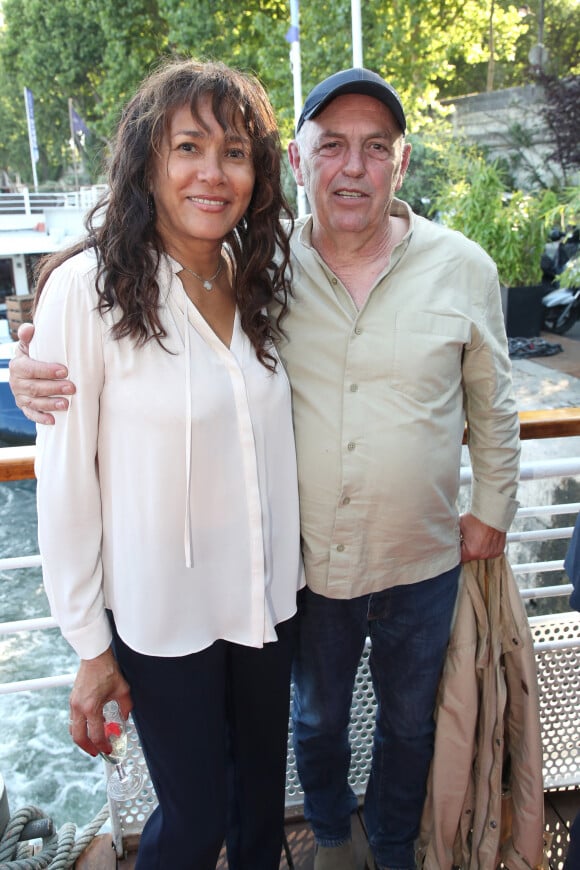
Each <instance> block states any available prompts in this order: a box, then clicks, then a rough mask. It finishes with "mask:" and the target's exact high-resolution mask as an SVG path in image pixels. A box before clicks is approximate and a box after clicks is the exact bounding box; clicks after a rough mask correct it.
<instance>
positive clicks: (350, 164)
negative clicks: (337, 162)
mask: <svg viewBox="0 0 580 870" xmlns="http://www.w3.org/2000/svg"><path fill="white" fill-rule="evenodd" d="M343 171H344V172H345V173H346V174H347V175H363V174H364V171H365V163H364V155H363V152H362V150H361V149H360V148H349V150H348V151H347V153H346V159H345V163H344V166H343Z"/></svg>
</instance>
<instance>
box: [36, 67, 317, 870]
mask: <svg viewBox="0 0 580 870" xmlns="http://www.w3.org/2000/svg"><path fill="white" fill-rule="evenodd" d="M282 213H287V208H286V204H285V201H284V198H283V194H282V191H281V185H280V150H279V141H278V134H277V130H276V125H275V120H274V116H273V112H272V109H271V106H270V104H269V102H268V100H267V97H266V95H265V92H264V90H263V88H262V87H261V85H260V84H259V83H258V82H257V81H256V80H254V79H253V78H251V77H248V76H245V75H243V74H241V73H238V72H235V71H233V70H230V69H229V68H227V67H226V66H224V65H222V64H219V63H203V64H202V63H197V62H194V61H173V62H170V63H168V64H166V65H164V66H163V67H162V68H160V69H159V70H158V71H157V72H155V73H153V75H151V76H150V77H149V78H148V79H147V80H146V81H145V82H144V83H143V84H142V85H141V87H140V88H139V90H138V92H137V94H136V96H135V97H134V98H133V99H132V100H131V101H130V102H129V104H128V105H127V107H126V109H125V111H124V113H123V116H122V119H121V122H120V125H119V129H118V133H117V137H116V142H115V146H114V151H113V155H112V161H111V168H110V173H109V192H108V195H107V198H106V202H105V203H104V206H103V207H101V208H99V209H96V210H95V211H94V212H93V214H92V216H91V219H90V221H89V235H88V237H87V239H86V240H85V241H84V242H83V243H81V244H79V245H77V246H76V247H74V248H72V249H70V250H68V251H66V252H64V253H61V254H58V255H56V256H53V257H52V258H51V259H49V260H48V262H47V263H46V264H45V265H44V268H43V270H42V272H41V275H40V279H39V283H38V289H37V303H36V314H35V322H36V334H35V352H36V353H37V355H38V356H39V357H43V358H45V359H53V358H56V359H59V358H60V359H66V360H67V363H68V365H69V368H70V372H71V377H73V376H74V377H75V379H76V382H77V384H78V386H79V388H80V389H79V394H78V398H75V399H74V400H73V402H72V403H71V407H70V410H69V412H68V414H66V415H63V416H62V417H61V418H60V419H59V420H58V421H57V422H56V425H55V426H54V427H39V428H41V429H42V431H40V432H39V435H38V442H37V476H38V515H39V540H40V547H41V553H42V557H43V568H44V579H45V586H46V590H47V594H48V597H49V600H50V603H51V608H52V611H53V613H54V614H55V616H56V618H57V620H58V622H59V625H60V627H61V630H62V632H63V635H64V636H65V637H66V639H67V640H68V641H69V642H70V643H71V645H72V646H73V647H74V649H75V651H76V652H77V654H78V655H79V658H80V660H81V662H80V667H79V671H78V674H77V677H76V681H75V684H74V688H73V691H72V694H71V699H70V710H71V733H72V737H73V739H74V741H75V743H77V744H78V746H80V747H81V748H82V749H84V750H85V751H87V752H89V753H90V754H92V755H95V754H96V753H97V752H98V751H105V752H106V751H110V745H109V743H108V740H107V739H106V737H105V734H104V730H103V717H102V708H103V705H104V704H105V702H107V701H109V700H116V701H117V702H118V703H119V705H120V707H121V710H122V713H123V715H124V716H127V715H128V713H129V711H130V710H131V709H132V710H133V716H134V720H135V724H136V727H137V730H138V733H139V736H140V739H141V744H142V747H143V752H144V754H145V757H146V760H147V763H148V766H149V770H150V774H151V778H152V781H153V784H154V786H155V789H156V792H157V797H158V800H159V806H158V808H157V809H156V810H155V812H154V813H153V814H152V816H151V817H150V819H149V820H148V822H147V824H146V825H145V828H144V831H143V834H142V838H141V843H140V847H139V854H138V859H137V867H138V868H139V870H149V868H158V870H167V868H172V870H179V868H184V870H185V868H188V870H206V868H207V870H211V868H215V866H216V862H217V859H218V855H219V852H220V848H221V846H222V843H223V840H224V837H225V838H226V843H227V850H228V862H229V866H230V868H231V870H262V868H263V870H277V868H278V867H279V861H280V854H281V845H282V837H283V813H284V777H285V763H286V735H287V724H288V707H289V680H290V659H291V651H292V633H293V632H292V625H293V620H292V617H293V615H294V613H295V610H296V591H297V589H298V588H299V587H300V586H301V585H302V583H303V580H302V569H301V565H300V556H299V525H298V498H297V484H296V470H295V456H294V442H293V434H292V423H291V410H290V390H289V384H288V381H287V379H286V376H285V374H284V372H283V370H282V366H281V365H280V362H279V360H278V358H277V355H276V351H275V348H274V345H273V343H272V340H273V338H274V336H275V334H276V332H277V329H278V325H277V324H272V323H270V321H269V320H268V318H267V317H266V315H265V313H264V310H265V307H266V306H267V305H268V303H269V302H270V301H271V300H272V299H273V298H274V297H276V298H278V299H279V300H280V301H281V302H282V308H284V307H285V300H286V297H287V293H288V292H289V285H288V279H287V278H286V268H287V265H288V250H289V249H288V240H287V236H286V235H285V233H284V231H283V229H282V226H281V224H280V214H282ZM99 220H100V223H99ZM275 254H276V256H277V261H278V265H274V256H275ZM55 354H56V356H55ZM63 544H64V546H63Z"/></svg>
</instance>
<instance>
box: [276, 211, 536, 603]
mask: <svg viewBox="0 0 580 870" xmlns="http://www.w3.org/2000/svg"><path fill="white" fill-rule="evenodd" d="M392 212H393V213H394V214H401V213H408V214H409V218H410V229H409V232H408V233H407V235H406V236H405V238H404V239H403V241H402V242H401V243H400V244H399V245H398V246H397V247H396V249H395V251H394V252H393V255H392V257H391V262H390V264H389V266H388V267H387V268H386V269H385V271H384V272H383V273H382V274H381V275H380V276H379V277H378V279H377V281H376V284H375V286H374V287H373V289H372V290H371V292H370V294H369V296H368V298H367V300H366V302H365V304H364V305H363V307H362V308H361V309H360V310H358V309H357V308H356V306H355V304H354V302H353V301H352V298H351V296H350V295H349V293H348V291H347V290H346V288H345V287H344V286H343V284H342V283H341V281H340V280H339V279H338V278H337V277H336V276H335V275H334V274H333V273H332V272H331V270H330V269H329V268H328V266H327V265H326V264H325V263H324V261H323V260H322V259H321V257H320V256H319V254H318V253H317V251H316V250H315V249H314V248H313V247H312V245H311V241H310V240H311V228H312V220H311V217H310V216H308V217H307V218H303V219H301V220H299V221H297V224H296V227H295V230H294V233H293V237H292V250H293V269H294V279H293V286H294V293H295V298H294V299H293V300H292V302H291V309H290V313H289V315H288V317H287V318H286V319H285V320H284V321H283V324H282V325H283V329H284V330H285V332H286V336H287V337H286V339H285V340H283V341H282V342H281V344H280V353H281V356H282V359H283V361H284V363H285V365H286V368H287V371H288V374H289V376H290V381H291V384H292V391H293V410H294V426H295V434H296V448H297V456H298V477H299V490H300V509H301V530H302V537H303V551H304V559H305V567H306V578H307V583H308V585H309V586H310V587H311V589H313V590H314V591H315V592H317V593H320V594H323V595H326V596H328V597H332V598H352V597H356V596H359V595H363V594H367V593H370V592H375V591H378V590H381V589H385V588H387V587H389V586H393V585H397V584H406V583H415V582H418V581H420V580H425V579H428V578H429V577H433V576H436V575H438V574H440V573H442V572H443V571H446V570H448V569H450V568H452V567H453V566H454V565H456V564H457V563H458V562H459V559H460V552H459V522H458V512H457V507H456V498H457V494H458V487H459V471H460V462H461V442H462V436H463V431H464V424H465V421H466V419H467V420H468V422H469V433H470V435H469V450H470V457H471V464H472V467H473V473H474V483H473V487H472V504H471V510H472V512H473V513H474V514H475V516H477V517H478V518H479V519H480V520H482V521H483V522H485V523H487V524H489V525H491V526H493V527H494V528H497V529H500V530H507V528H508V527H509V525H510V523H511V521H512V519H513V517H514V514H515V512H516V509H517V501H516V500H515V496H516V491H517V480H518V472H519V423H518V416H517V410H516V405H515V401H514V396H513V392H512V381H511V366H510V361H509V357H508V351H507V341H506V337H505V329H504V324H503V316H502V311H501V303H500V292H499V283H498V277H497V270H496V267H495V264H494V263H493V262H492V260H491V259H490V258H489V257H488V256H487V254H485V253H484V251H483V250H482V249H481V248H480V247H479V246H478V245H476V244H474V243H473V242H471V241H469V240H468V239H466V238H465V237H464V236H462V235H461V234H459V233H456V232H452V231H450V230H447V229H444V228H442V227H440V226H438V225H436V224H434V223H431V222H430V221H427V220H426V219H424V218H421V217H418V216H416V215H414V214H413V213H412V212H411V211H410V209H409V208H408V206H406V204H404V203H402V202H400V201H398V200H396V201H395V202H394V203H393V207H392Z"/></svg>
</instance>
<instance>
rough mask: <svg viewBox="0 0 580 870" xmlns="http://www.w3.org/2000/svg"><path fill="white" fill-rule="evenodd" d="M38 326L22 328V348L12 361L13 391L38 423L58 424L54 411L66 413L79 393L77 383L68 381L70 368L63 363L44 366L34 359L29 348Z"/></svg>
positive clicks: (19, 335)
mask: <svg viewBox="0 0 580 870" xmlns="http://www.w3.org/2000/svg"><path fill="white" fill-rule="evenodd" d="M33 335H34V326H33V325H32V324H31V323H23V324H22V325H21V326H20V328H19V329H18V339H19V341H18V346H17V348H16V352H15V354H14V359H12V360H11V361H10V389H11V390H12V392H13V393H14V399H15V400H16V404H17V405H18V407H19V408H20V409H21V410H22V411H23V413H24V414H25V415H26V416H27V417H28V419H29V420H32V421H33V422H34V423H48V424H49V425H50V424H54V416H53V415H52V414H51V413H50V412H51V411H65V410H66V409H67V408H68V399H66V398H65V396H72V394H73V393H74V392H75V386H74V384H73V383H72V382H71V381H69V380H65V378H66V377H67V374H68V372H67V369H66V368H65V366H63V365H60V364H59V363H42V362H38V361H37V360H34V359H30V356H29V349H30V342H31V341H32V336H33Z"/></svg>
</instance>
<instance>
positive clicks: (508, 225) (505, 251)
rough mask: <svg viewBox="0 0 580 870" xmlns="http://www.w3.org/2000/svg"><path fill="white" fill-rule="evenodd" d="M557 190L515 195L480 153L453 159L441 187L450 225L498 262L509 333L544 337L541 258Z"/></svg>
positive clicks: (441, 209) (442, 214)
mask: <svg viewBox="0 0 580 870" xmlns="http://www.w3.org/2000/svg"><path fill="white" fill-rule="evenodd" d="M556 200H557V196H556V194H555V193H554V192H553V191H544V192H542V193H525V192H523V191H521V190H517V191H510V190H508V189H507V187H506V185H505V184H504V181H503V178H502V174H501V171H500V169H499V168H498V166H497V164H495V163H488V162H487V161H486V160H485V159H484V157H483V156H482V155H481V154H480V153H479V152H477V151H475V150H467V151H462V150H461V149H459V151H458V152H457V153H456V154H454V155H453V157H452V158H451V160H450V180H448V181H447V182H446V183H445V184H442V185H441V187H440V188H439V192H438V196H437V199H436V201H435V210H436V212H437V215H438V217H439V219H440V220H441V221H442V223H444V224H445V225H446V226H449V227H451V228H453V229H456V230H460V231H461V232H462V233H464V234H465V235H466V236H468V237H469V238H470V239H473V241H475V242H478V243H479V244H480V245H481V247H482V248H483V249H484V250H485V251H487V253H488V254H489V255H490V257H492V259H493V260H494V261H495V263H496V265H497V268H498V272H499V278H500V282H501V284H502V285H503V287H504V288H505V289H504V291H503V297H502V299H503V302H504V312H505V314H506V328H507V332H508V335H512V336H516V335H517V336H528V337H529V336H535V335H539V333H540V330H541V326H542V302H541V300H542V296H543V295H544V294H545V293H546V292H547V290H546V288H545V287H544V286H543V285H542V282H541V269H540V258H541V254H542V250H543V248H544V244H545V240H546V216H547V214H548V212H549V211H550V209H553V208H554V207H555V204H556Z"/></svg>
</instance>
